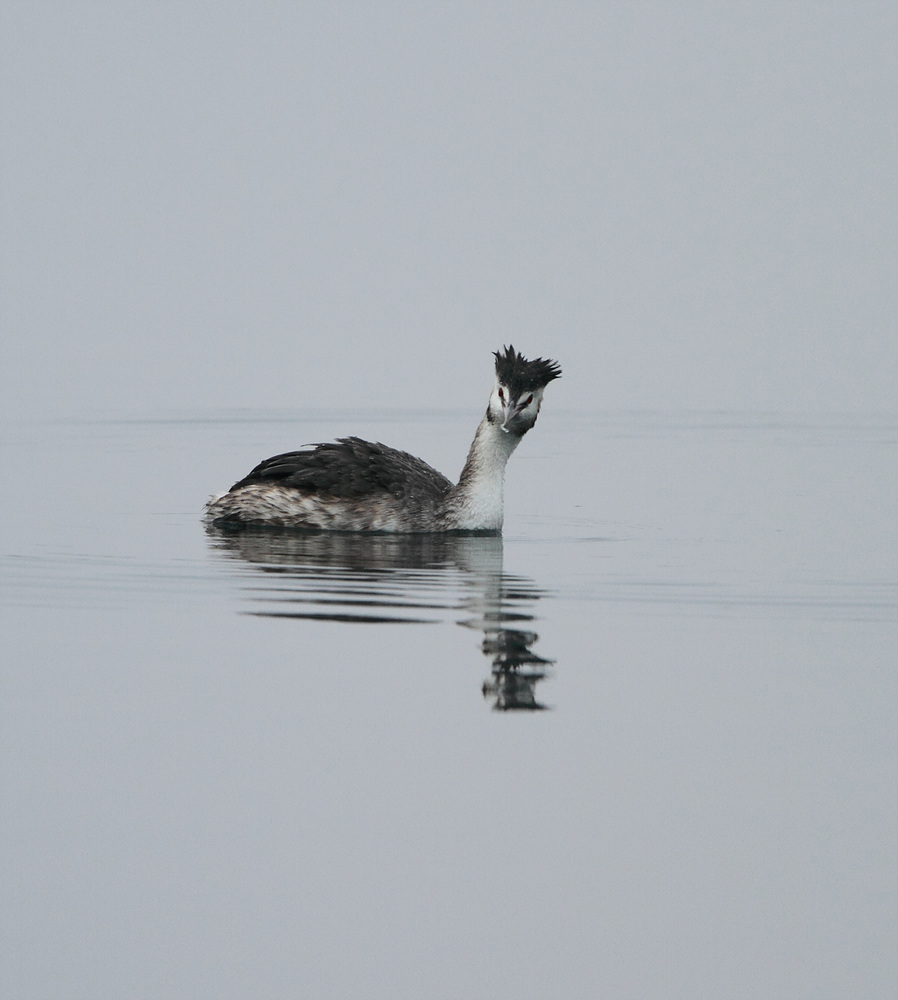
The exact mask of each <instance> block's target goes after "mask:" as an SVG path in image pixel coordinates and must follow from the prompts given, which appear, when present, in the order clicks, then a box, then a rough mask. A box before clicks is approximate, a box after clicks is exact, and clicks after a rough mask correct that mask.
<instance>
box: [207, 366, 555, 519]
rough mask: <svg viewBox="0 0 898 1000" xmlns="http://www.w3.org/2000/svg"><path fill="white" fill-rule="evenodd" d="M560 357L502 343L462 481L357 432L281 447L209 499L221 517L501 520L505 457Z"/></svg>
mask: <svg viewBox="0 0 898 1000" xmlns="http://www.w3.org/2000/svg"><path fill="white" fill-rule="evenodd" d="M560 375H561V369H560V368H559V367H558V365H557V364H555V362H553V361H545V360H543V359H542V358H537V359H536V360H535V361H528V360H527V359H526V358H524V357H523V356H521V355H520V354H518V353H517V352H515V350H514V348H512V347H508V348H506V351H505V354H504V355H500V354H499V353H498V352H497V353H496V383H495V386H494V388H493V392H492V395H491V396H490V403H489V407H488V409H487V415H486V416H485V417H484V419H483V421H482V422H481V424H480V426H479V427H478V429H477V434H476V435H475V437H474V443H473V444H472V445H471V450H470V452H469V454H468V460H467V462H466V463H465V467H464V469H463V470H462V474H461V477H460V478H459V482H458V485H456V486H453V485H452V483H451V482H450V481H449V480H448V479H447V478H446V477H445V476H444V475H442V474H441V473H439V472H437V471H436V469H433V468H431V466H429V465H428V464H427V463H426V462H422V461H421V459H420V458H415V457H414V456H413V455H409V454H408V453H407V452H404V451H398V450H397V449H395V448H388V447H387V446H386V445H383V444H379V443H372V442H370V441H363V440H362V439H361V438H357V437H348V438H341V439H339V440H338V441H334V442H329V443H326V444H316V445H309V446H307V447H305V448H302V449H301V450H299V451H291V452H286V453H284V454H283V455H275V456H274V457H273V458H269V459H266V460H265V461H264V462H261V463H260V464H259V465H257V466H256V467H255V468H254V469H253V470H252V472H250V473H249V475H247V476H244V478H243V479H241V480H240V481H239V482H237V483H235V484H234V485H233V486H232V487H231V489H230V490H229V491H228V492H227V493H225V494H223V495H222V496H220V497H216V498H214V499H212V500H210V501H209V503H208V504H207V505H206V517H207V519H208V520H209V521H210V522H211V523H212V524H215V525H219V526H235V527H239V526H243V525H260V524H261V525H271V526H276V527H294V528H302V529H306V530H319V531H388V532H431V531H487V532H496V533H498V532H500V531H501V530H502V510H503V484H504V479H505V465H506V463H507V462H508V459H509V457H510V456H511V453H512V452H513V451H514V449H515V448H516V447H517V446H518V444H519V443H520V441H521V438H523V436H524V435H525V434H526V433H527V431H528V430H529V429H530V428H531V427H532V426H533V424H534V423H535V422H536V417H537V415H538V413H539V408H540V405H541V403H542V390H543V388H544V387H545V385H546V384H547V383H548V382H550V381H551V380H552V379H555V378H558V377H559V376H560Z"/></svg>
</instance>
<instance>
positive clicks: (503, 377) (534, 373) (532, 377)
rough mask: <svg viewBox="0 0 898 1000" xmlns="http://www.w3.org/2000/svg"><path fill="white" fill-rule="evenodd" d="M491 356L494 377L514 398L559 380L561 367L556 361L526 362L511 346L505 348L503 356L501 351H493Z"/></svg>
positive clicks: (535, 359) (542, 359) (536, 360)
mask: <svg viewBox="0 0 898 1000" xmlns="http://www.w3.org/2000/svg"><path fill="white" fill-rule="evenodd" d="M493 354H494V355H495V358H496V376H497V377H498V379H499V381H500V382H501V383H502V384H503V385H506V386H508V388H509V389H510V390H511V392H512V394H513V395H515V396H519V395H520V394H521V393H522V392H531V391H532V390H534V389H541V388H542V387H543V386H544V385H548V384H549V383H550V382H551V381H552V379H554V378H561V367H560V365H559V364H558V363H557V362H556V361H547V360H546V359H545V358H534V359H533V361H528V360H527V359H526V358H525V357H524V355H523V354H518V352H517V351H516V350H515V349H514V348H513V347H512V346H511V344H509V345H508V347H506V348H505V353H504V354H503V353H502V352H501V351H493Z"/></svg>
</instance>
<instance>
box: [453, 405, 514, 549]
mask: <svg viewBox="0 0 898 1000" xmlns="http://www.w3.org/2000/svg"><path fill="white" fill-rule="evenodd" d="M520 442H521V438H520V436H519V435H517V434H509V433H508V432H507V431H503V430H502V427H501V425H500V424H498V423H495V422H491V421H489V420H487V419H486V418H484V420H483V421H482V422H481V424H480V426H479V427H478V428H477V434H476V435H475V437H474V443H473V444H472V445H471V450H470V452H469V453H468V460H467V462H465V467H464V469H463V470H462V474H461V477H460V479H459V481H458V486H456V487H455V489H454V490H453V494H454V496H453V498H452V500H453V503H452V507H453V508H454V511H453V512H454V514H455V518H454V520H455V521H456V522H457V524H456V527H458V528H460V529H461V530H463V531H501V530H502V521H503V510H504V492H505V466H506V465H507V463H508V459H509V458H510V457H511V454H512V452H513V451H514V450H515V448H517V446H518V445H519V444H520Z"/></svg>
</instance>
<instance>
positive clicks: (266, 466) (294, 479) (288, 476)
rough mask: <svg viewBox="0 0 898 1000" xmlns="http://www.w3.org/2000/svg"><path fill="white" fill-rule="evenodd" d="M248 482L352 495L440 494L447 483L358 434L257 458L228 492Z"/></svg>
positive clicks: (404, 456)
mask: <svg viewBox="0 0 898 1000" xmlns="http://www.w3.org/2000/svg"><path fill="white" fill-rule="evenodd" d="M251 483H279V484H280V485H282V486H293V487H295V488H296V489H298V490H301V491H302V492H304V493H321V494H326V495H328V496H333V497H342V498H344V499H357V498H360V497H366V496H372V495H374V494H378V493H388V494H391V495H392V496H402V495H404V494H405V493H408V492H412V491H416V490H417V491H425V490H426V491H429V492H431V493H435V494H443V493H445V492H446V491H447V490H449V489H451V488H452V483H451V482H450V481H449V480H448V479H447V478H446V477H445V476H444V475H442V473H440V472H437V470H436V469H434V468H432V467H431V466H429V465H428V464H427V463H426V462H422V461H421V459H420V458H415V456H414V455H409V454H408V452H405V451H398V450H397V449H396V448H388V447H387V446H386V445H384V444H380V443H379V442H378V443H374V442H371V441H363V440H362V439H361V438H357V437H348V438H340V439H338V440H337V441H333V442H328V443H326V444H315V445H309V446H308V447H306V448H303V449H301V450H300V451H288V452H285V453H284V454H283V455H275V456H274V457H273V458H267V459H265V461H264V462H260V463H259V464H258V465H257V466H256V467H255V468H254V469H253V470H252V472H250V473H249V475H248V476H245V477H244V478H243V479H241V480H240V482H238V483H234V485H233V486H232V487H231V490H232V491H233V490H236V489H240V488H241V487H242V486H249V485H250V484H251Z"/></svg>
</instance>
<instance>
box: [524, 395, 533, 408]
mask: <svg viewBox="0 0 898 1000" xmlns="http://www.w3.org/2000/svg"><path fill="white" fill-rule="evenodd" d="M532 402H533V393H530V395H529V396H528V397H527V398H526V399H525V400H524V406H529V405H530V404H531V403H532Z"/></svg>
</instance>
